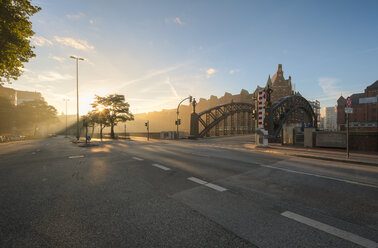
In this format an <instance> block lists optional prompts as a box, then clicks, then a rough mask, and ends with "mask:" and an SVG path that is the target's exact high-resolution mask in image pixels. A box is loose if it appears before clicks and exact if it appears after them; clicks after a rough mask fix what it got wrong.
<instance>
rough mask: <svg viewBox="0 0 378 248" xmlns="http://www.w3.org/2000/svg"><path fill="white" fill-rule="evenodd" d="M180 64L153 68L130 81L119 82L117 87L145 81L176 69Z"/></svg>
mask: <svg viewBox="0 0 378 248" xmlns="http://www.w3.org/2000/svg"><path fill="white" fill-rule="evenodd" d="M181 66H182V65H176V66H171V67H168V68H165V69H161V70H154V71H151V72H148V73H146V74H145V75H143V76H142V77H140V78H137V79H133V80H130V81H127V82H125V83H123V84H121V85H120V86H119V88H118V89H122V88H124V87H126V86H128V85H130V84H134V83H137V82H141V81H145V80H147V79H150V78H153V77H156V76H159V75H162V74H165V73H168V72H171V71H174V70H176V69H178V68H179V67H181Z"/></svg>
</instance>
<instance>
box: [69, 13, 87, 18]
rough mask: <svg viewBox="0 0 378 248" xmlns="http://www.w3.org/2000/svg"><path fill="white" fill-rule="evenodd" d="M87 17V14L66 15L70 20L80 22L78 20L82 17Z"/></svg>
mask: <svg viewBox="0 0 378 248" xmlns="http://www.w3.org/2000/svg"><path fill="white" fill-rule="evenodd" d="M84 16H85V14H83V13H78V14H67V15H66V17H67V18H68V19H70V20H78V19H80V18H82V17H84Z"/></svg>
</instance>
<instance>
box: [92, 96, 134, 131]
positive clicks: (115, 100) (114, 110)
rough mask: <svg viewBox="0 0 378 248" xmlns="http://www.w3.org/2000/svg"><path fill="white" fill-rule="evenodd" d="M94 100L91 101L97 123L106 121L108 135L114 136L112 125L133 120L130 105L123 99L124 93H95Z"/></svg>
mask: <svg viewBox="0 0 378 248" xmlns="http://www.w3.org/2000/svg"><path fill="white" fill-rule="evenodd" d="M95 99H96V100H95V102H94V103H92V104H91V105H92V108H93V110H92V111H93V112H94V113H95V114H96V115H97V118H99V119H98V120H99V122H98V123H103V124H104V125H105V123H108V125H109V126H110V135H111V137H112V138H114V126H116V125H117V124H118V122H125V121H129V120H134V116H133V114H132V113H131V112H130V105H129V104H128V103H127V102H126V101H125V96H124V95H118V94H111V95H108V96H105V97H101V96H98V95H96V96H95Z"/></svg>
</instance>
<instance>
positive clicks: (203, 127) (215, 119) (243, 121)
mask: <svg viewBox="0 0 378 248" xmlns="http://www.w3.org/2000/svg"><path fill="white" fill-rule="evenodd" d="M253 109H254V105H252V104H251V103H244V102H231V103H227V104H222V105H219V106H216V107H212V108H210V109H207V110H205V111H202V112H200V113H198V114H195V115H196V116H195V119H194V122H198V123H197V124H194V125H198V135H197V137H205V136H210V135H211V133H214V134H215V136H218V135H220V134H223V135H228V134H231V135H232V134H247V133H252V113H253ZM222 124H223V125H222ZM212 130H213V132H211V131H212Z"/></svg>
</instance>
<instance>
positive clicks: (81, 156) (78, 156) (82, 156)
mask: <svg viewBox="0 0 378 248" xmlns="http://www.w3.org/2000/svg"><path fill="white" fill-rule="evenodd" d="M68 158H84V155H77V156H69V157H68Z"/></svg>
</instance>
